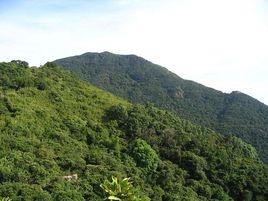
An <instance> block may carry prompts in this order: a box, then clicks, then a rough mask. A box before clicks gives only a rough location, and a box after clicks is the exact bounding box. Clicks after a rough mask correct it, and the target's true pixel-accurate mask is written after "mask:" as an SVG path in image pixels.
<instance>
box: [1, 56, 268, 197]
mask: <svg viewBox="0 0 268 201" xmlns="http://www.w3.org/2000/svg"><path fill="white" fill-rule="evenodd" d="M0 143H1V145H0V198H10V199H12V201H22V200H26V201H31V200H46V201H48V200H56V201H57V200H58V201H62V200H64V201H69V200H70V201H71V200H77V201H79V200H81V201H82V200H94V201H98V200H104V199H105V198H106V197H107V194H106V193H105V191H104V190H103V189H102V188H101V186H102V187H103V186H105V185H106V184H107V182H106V183H105V182H104V181H105V180H106V179H108V180H111V177H112V176H115V177H117V178H119V179H123V178H126V177H130V181H131V182H133V186H134V187H135V196H136V198H135V200H140V201H145V200H153V201H158V200H159V201H160V200H165V201H175V200H189V201H190V200H215V201H216V200H221V201H227V200H259V201H261V200H262V201H264V200H265V199H266V198H267V196H268V195H267V193H268V190H267V187H268V183H267V182H268V177H267V167H266V166H265V165H264V164H263V163H262V162H261V161H260V160H259V158H258V155H257V153H256V151H255V149H254V148H253V147H252V146H250V145H248V144H246V143H244V142H243V141H242V140H240V139H238V138H236V137H233V136H228V137H223V136H222V135H220V134H217V133H215V132H214V131H212V130H210V129H207V128H205V127H200V126H196V125H194V124H192V123H190V122H189V121H186V120H183V119H181V118H179V117H177V116H175V115H173V114H171V113H169V112H166V111H162V110H159V109H156V108H154V107H152V106H151V105H147V106H141V105H132V104H130V103H128V102H126V101H124V100H121V99H120V98H117V97H115V96H113V95H111V94H109V93H107V92H104V91H102V90H99V89H97V88H94V87H92V86H90V85H88V84H86V83H84V82H82V81H80V80H79V79H78V78H76V77H74V76H73V75H71V74H69V73H66V72H63V71H62V70H60V69H59V68H57V67H56V66H55V65H54V64H53V63H47V64H46V65H45V66H44V67H42V68H29V67H28V66H27V64H26V63H24V62H20V61H13V62H11V63H0ZM66 178H67V179H66ZM103 182H104V183H103ZM101 184H103V185H101Z"/></svg>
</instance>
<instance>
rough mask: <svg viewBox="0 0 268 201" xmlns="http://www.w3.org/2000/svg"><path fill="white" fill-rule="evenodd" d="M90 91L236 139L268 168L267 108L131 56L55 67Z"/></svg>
mask: <svg viewBox="0 0 268 201" xmlns="http://www.w3.org/2000/svg"><path fill="white" fill-rule="evenodd" d="M55 62H56V63H57V64H58V65H59V66H60V67H61V68H63V69H65V70H69V71H71V72H73V73H74V74H75V75H77V76H78V77H80V78H81V79H83V80H85V81H87V82H89V83H91V84H93V85H94V86H97V87H100V88H102V89H105V90H107V91H109V92H111V93H113V94H115V95H117V96H120V97H122V98H124V99H127V100H129V101H130V102H133V103H142V104H146V103H147V102H149V103H153V104H154V105H155V106H157V107H160V108H163V109H166V110H169V111H171V112H174V113H176V114H178V115H179V116H181V117H183V118H185V119H187V120H189V121H191V122H193V123H196V124H199V125H203V126H205V127H208V128H211V129H213V130H216V131H218V132H220V133H222V134H225V135H229V134H232V135H235V136H237V137H240V138H241V139H243V140H244V141H246V142H248V143H250V144H251V145H253V146H254V147H255V148H256V150H257V151H258V153H259V155H260V156H261V158H262V159H263V161H265V162H268V106H266V105H264V104H262V103H260V102H259V101H257V100H255V99H253V98H251V97H249V96H247V95H245V94H242V93H240V92H232V93H231V94H225V93H222V92H220V91H216V90H214V89H211V88H208V87H205V86H202V85H200V84H198V83H195V82H192V81H188V80H184V79H182V78H180V77H178V76H177V75H175V74H173V73H171V72H169V71H168V70H167V69H165V68H163V67H161V66H158V65H155V64H153V63H151V62H149V61H146V60H144V59H142V58H140V57H137V56H135V55H115V54H111V53H108V52H103V53H86V54H83V55H80V56H74V57H69V58H64V59H59V60H56V61H55Z"/></svg>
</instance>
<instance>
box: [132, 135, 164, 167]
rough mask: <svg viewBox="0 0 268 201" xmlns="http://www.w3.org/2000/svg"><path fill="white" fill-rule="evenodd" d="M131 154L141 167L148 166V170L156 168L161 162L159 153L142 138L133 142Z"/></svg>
mask: <svg viewBox="0 0 268 201" xmlns="http://www.w3.org/2000/svg"><path fill="white" fill-rule="evenodd" d="M132 147H133V148H132V150H131V155H132V156H133V158H134V159H135V161H136V162H137V165H138V166H140V167H144V168H146V169H147V170H148V171H153V170H156V168H157V166H158V162H159V158H158V155H157V153H156V152H155V151H154V150H153V149H152V148H151V146H150V145H148V144H147V142H146V141H144V140H142V139H137V140H135V141H134V142H133V145H132Z"/></svg>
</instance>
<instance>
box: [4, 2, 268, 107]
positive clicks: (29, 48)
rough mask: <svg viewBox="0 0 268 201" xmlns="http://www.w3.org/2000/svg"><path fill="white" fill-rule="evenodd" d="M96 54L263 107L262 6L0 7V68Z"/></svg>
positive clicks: (267, 53) (267, 6) (267, 58)
mask: <svg viewBox="0 0 268 201" xmlns="http://www.w3.org/2000/svg"><path fill="white" fill-rule="evenodd" d="M101 51H110V52H114V53H120V54H136V55H139V56H142V57H144V58H146V59H148V60H150V61H152V62H154V63H157V64H160V65H162V66H164V67H167V68H168V69H169V70H171V71H173V72H175V73H176V74H178V75H179V76H181V77H183V78H185V79H191V80H195V81H197V82H200V83H202V84H205V85H207V86H210V87H213V88H216V89H219V90H222V91H224V92H231V91H234V90H238V91H242V92H244V93H247V94H249V95H251V96H253V97H255V98H257V99H259V100H260V101H262V102H264V103H266V104H268V0H0V61H10V60H12V59H21V60H26V61H28V62H29V63H30V64H31V65H40V64H44V63H45V62H46V61H51V60H54V59H58V58H62V57H67V56H72V55H77V54H82V53H84V52H101Z"/></svg>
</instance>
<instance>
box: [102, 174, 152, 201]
mask: <svg viewBox="0 0 268 201" xmlns="http://www.w3.org/2000/svg"><path fill="white" fill-rule="evenodd" d="M129 179H130V178H125V179H122V180H118V179H117V178H116V177H112V181H111V182H110V181H108V180H105V181H104V182H103V184H101V188H102V189H103V190H104V191H105V192H106V193H108V194H109V196H108V198H107V199H108V200H122V201H149V200H150V198H148V197H146V196H144V195H138V193H139V191H138V190H137V189H135V188H134V187H133V186H132V184H131V182H130V181H129Z"/></svg>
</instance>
